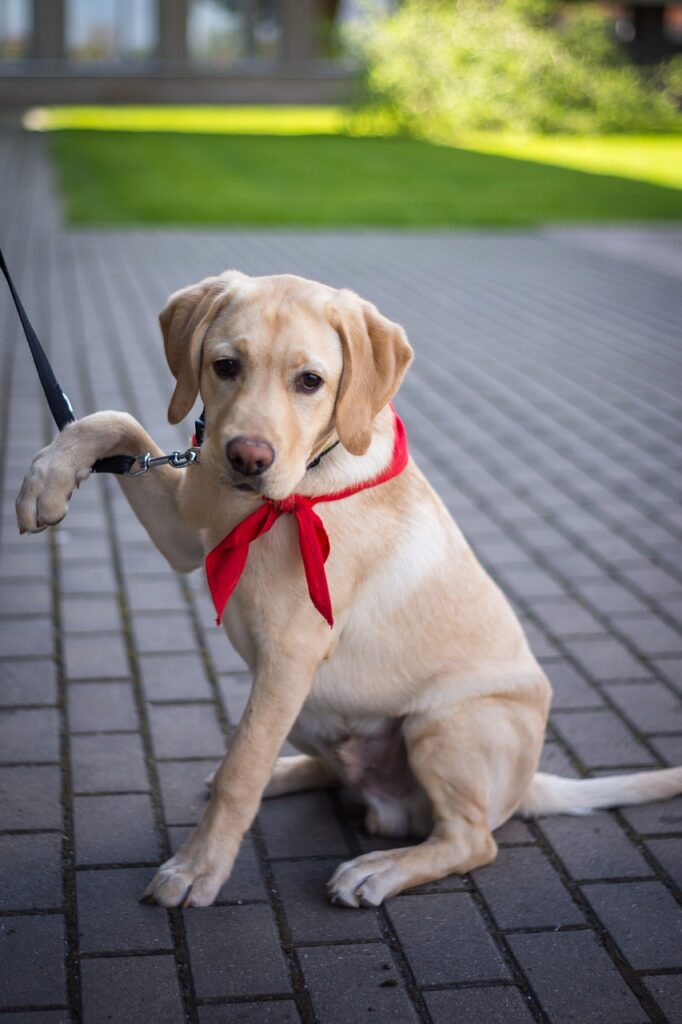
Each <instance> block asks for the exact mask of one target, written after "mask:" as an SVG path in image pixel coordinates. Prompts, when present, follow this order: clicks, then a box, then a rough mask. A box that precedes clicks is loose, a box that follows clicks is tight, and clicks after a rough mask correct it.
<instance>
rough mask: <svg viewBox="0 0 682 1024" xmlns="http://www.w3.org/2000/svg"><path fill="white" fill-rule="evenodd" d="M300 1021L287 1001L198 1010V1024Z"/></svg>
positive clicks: (286, 1022)
mask: <svg viewBox="0 0 682 1024" xmlns="http://www.w3.org/2000/svg"><path fill="white" fill-rule="evenodd" d="M300 1020H301V1018H300V1017H299V1015H298V1011H297V1010H296V1004H295V1003H293V1002H292V1001H291V1000H289V999H274V1000H273V999H270V1000H268V1001H267V1002H262V1003H224V1004H223V1005H222V1006H201V1007H200V1008H199V1024H300Z"/></svg>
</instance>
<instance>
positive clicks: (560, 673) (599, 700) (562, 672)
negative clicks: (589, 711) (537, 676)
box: [543, 661, 604, 711]
mask: <svg viewBox="0 0 682 1024" xmlns="http://www.w3.org/2000/svg"><path fill="white" fill-rule="evenodd" d="M543 668H544V670H545V672H546V673H547V676H548V678H549V681H550V683H551V684H552V689H553V690H554V695H553V697H552V708H553V710H555V711H558V710H561V709H565V708H599V707H603V706H604V699H603V697H601V696H600V694H599V692H598V690H596V689H595V687H594V686H592V685H591V684H590V683H588V682H587V680H586V679H585V677H584V676H583V675H581V673H580V672H578V670H577V669H576V668H574V667H573V665H571V663H570V662H569V661H551V662H545V663H544V664H543Z"/></svg>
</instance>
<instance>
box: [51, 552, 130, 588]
mask: <svg viewBox="0 0 682 1024" xmlns="http://www.w3.org/2000/svg"><path fill="white" fill-rule="evenodd" d="M59 588H60V590H61V592H62V594H115V593H116V592H117V589H118V587H117V583H116V576H115V574H114V570H113V567H112V565H111V563H110V562H108V561H102V560H100V561H99V562H95V561H93V560H92V559H90V560H89V561H88V562H87V564H85V565H84V564H81V563H80V562H72V563H67V564H65V565H62V567H61V570H60V573H59Z"/></svg>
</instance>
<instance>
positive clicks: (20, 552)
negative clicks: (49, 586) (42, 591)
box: [0, 537, 51, 580]
mask: <svg viewBox="0 0 682 1024" xmlns="http://www.w3.org/2000/svg"><path fill="white" fill-rule="evenodd" d="M26 540H28V538H26V537H25V538H24V541H26ZM30 543H31V542H30V540H29V541H28V544H26V543H23V544H13V545H12V546H11V547H8V548H7V549H6V550H5V551H3V554H2V563H1V565H0V576H2V577H4V578H16V579H21V580H25V579H26V578H27V577H35V578H38V579H41V578H44V579H47V578H48V577H49V575H50V572H51V567H50V552H49V550H48V549H47V548H45V547H30V546H29V545H30Z"/></svg>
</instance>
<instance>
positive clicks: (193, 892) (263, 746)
mask: <svg viewBox="0 0 682 1024" xmlns="http://www.w3.org/2000/svg"><path fill="white" fill-rule="evenodd" d="M325 628H326V627H325ZM328 637H329V631H328V630H327V641H326V642H327V643H328V642H329V641H328ZM303 646H308V645H303ZM309 647H314V643H312V644H310V645H309ZM320 660H321V656H320V657H317V658H313V657H311V651H310V649H309V650H308V651H306V652H304V654H303V656H301V655H300V654H291V655H283V654H277V655H274V656H273V657H272V658H270V659H268V662H267V664H265V665H262V667H261V668H260V669H259V670H257V672H256V674H255V676H254V681H253V689H252V691H251V697H250V700H249V703H248V705H247V707H246V710H245V711H244V714H243V715H242V718H241V721H240V723H239V725H238V727H237V730H236V732H235V734H234V737H233V739H232V741H231V743H230V749H229V752H228V754H227V756H226V757H225V759H224V760H223V762H222V764H221V765H220V767H219V768H218V771H217V772H216V774H215V778H214V780H213V787H212V792H211V798H210V801H209V804H208V807H207V808H206V811H205V812H204V816H203V818H202V819H201V821H200V822H199V824H198V825H197V827H196V828H195V830H194V832H193V833H192V834H191V836H190V837H189V839H188V840H187V841H186V842H185V843H184V844H183V846H182V847H181V848H180V850H178V852H177V853H176V854H175V856H174V857H171V859H170V860H168V861H166V863H165V864H163V865H162V866H161V867H160V868H159V870H158V872H157V873H156V875H155V876H154V878H153V879H152V881H151V883H150V885H149V886H148V887H147V890H146V892H145V897H144V898H145V900H146V901H148V902H156V903H160V904H161V905H162V906H164V907H176V906H179V905H180V904H182V906H184V907H206V906H209V905H210V904H211V903H213V901H214V899H215V898H216V896H217V895H218V891H219V890H220V887H221V885H222V884H223V882H224V881H225V880H226V879H227V878H228V877H229V874H230V872H231V870H232V866H233V864H234V860H235V857H236V855H237V851H238V850H239V846H240V843H241V841H242V838H243V836H244V833H245V832H246V831H247V829H248V828H249V827H250V826H251V823H252V822H253V819H254V818H255V816H256V813H257V811H258V807H259V805H260V801H261V797H262V795H263V791H264V789H265V787H266V785H267V783H268V780H269V778H270V774H271V771H272V766H273V764H274V761H275V758H276V756H277V754H278V752H279V750H280V748H281V746H282V744H283V743H284V741H285V739H286V737H287V734H288V733H289V730H290V729H291V727H292V725H293V723H294V722H295V720H296V718H297V716H298V714H299V712H300V710H301V707H302V706H303V703H304V701H305V699H306V696H307V694H308V691H309V689H310V685H311V682H312V678H313V675H314V673H315V669H316V667H317V664H318V663H319V661H320Z"/></svg>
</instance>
